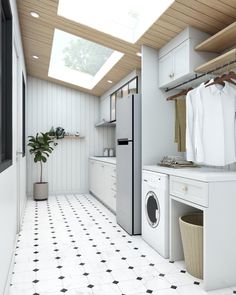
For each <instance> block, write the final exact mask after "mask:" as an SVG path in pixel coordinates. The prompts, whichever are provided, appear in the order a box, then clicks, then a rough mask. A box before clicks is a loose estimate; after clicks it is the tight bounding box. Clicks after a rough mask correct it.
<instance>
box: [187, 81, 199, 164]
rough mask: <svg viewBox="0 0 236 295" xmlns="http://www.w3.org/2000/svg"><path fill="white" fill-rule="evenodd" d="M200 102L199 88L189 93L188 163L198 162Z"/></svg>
mask: <svg viewBox="0 0 236 295" xmlns="http://www.w3.org/2000/svg"><path fill="white" fill-rule="evenodd" d="M198 102H199V91H198V87H197V88H195V89H193V90H191V91H189V92H188V94H187V96H186V158H187V160H188V161H193V162H198V161H197V158H196V157H197V151H196V134H199V132H197V131H196V126H197V106H196V104H197V103H198Z"/></svg>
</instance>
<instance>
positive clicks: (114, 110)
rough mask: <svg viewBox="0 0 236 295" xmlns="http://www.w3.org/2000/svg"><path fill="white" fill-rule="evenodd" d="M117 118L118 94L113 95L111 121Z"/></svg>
mask: <svg viewBox="0 0 236 295" xmlns="http://www.w3.org/2000/svg"><path fill="white" fill-rule="evenodd" d="M115 120H116V94H115V93H114V94H112V95H111V121H113V122H114V121H115Z"/></svg>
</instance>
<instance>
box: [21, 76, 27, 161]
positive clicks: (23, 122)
mask: <svg viewBox="0 0 236 295" xmlns="http://www.w3.org/2000/svg"><path fill="white" fill-rule="evenodd" d="M25 87H26V85H25V76H24V74H23V73H22V157H25V144H26V142H25V140H26V138H25V134H26V133H25V98H26V93H25V91H26V90H25Z"/></svg>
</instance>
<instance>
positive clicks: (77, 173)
mask: <svg viewBox="0 0 236 295" xmlns="http://www.w3.org/2000/svg"><path fill="white" fill-rule="evenodd" d="M27 103H28V111H27V134H28V135H35V134H36V133H37V132H45V131H48V130H49V129H50V128H51V127H52V126H53V127H54V128H55V127H57V126H60V127H63V128H64V129H65V131H68V132H73V133H74V132H76V131H78V132H79V133H80V134H81V135H83V136H85V138H84V139H62V140H59V141H58V143H59V144H58V145H57V146H56V147H55V150H54V152H53V154H52V155H51V157H50V158H49V160H48V162H47V163H46V164H45V165H44V171H43V177H44V181H48V182H49V188H50V193H51V194H60V193H73V192H78V193H79V192H87V191H88V158H89V156H93V155H102V152H103V148H104V147H107V146H108V147H114V144H115V134H114V130H113V128H107V127H106V128H105V127H102V128H96V127H95V124H96V123H97V122H98V121H99V98H98V97H96V96H92V95H89V94H86V93H82V92H79V91H76V90H73V89H70V88H67V87H64V86H60V85H57V84H54V83H51V82H47V81H43V80H40V79H37V78H34V77H28V102H27ZM27 173H28V181H27V187H28V193H29V194H30V195H31V194H32V184H33V182H35V181H38V178H39V167H38V165H37V164H35V163H34V162H33V157H32V156H31V155H30V154H29V153H27Z"/></svg>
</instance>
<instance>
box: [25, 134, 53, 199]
mask: <svg viewBox="0 0 236 295" xmlns="http://www.w3.org/2000/svg"><path fill="white" fill-rule="evenodd" d="M51 143H53V140H51V137H50V136H49V135H48V133H41V134H40V135H39V134H38V133H37V134H36V136H35V137H34V136H29V143H28V146H29V147H30V150H29V152H30V153H31V154H32V155H34V162H35V163H37V162H39V163H40V181H39V182H35V183H34V191H33V196H34V199H35V200H38V201H39V200H47V198H48V182H43V163H46V162H47V158H48V157H49V155H50V154H51V153H52V151H53V148H52V147H51Z"/></svg>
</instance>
